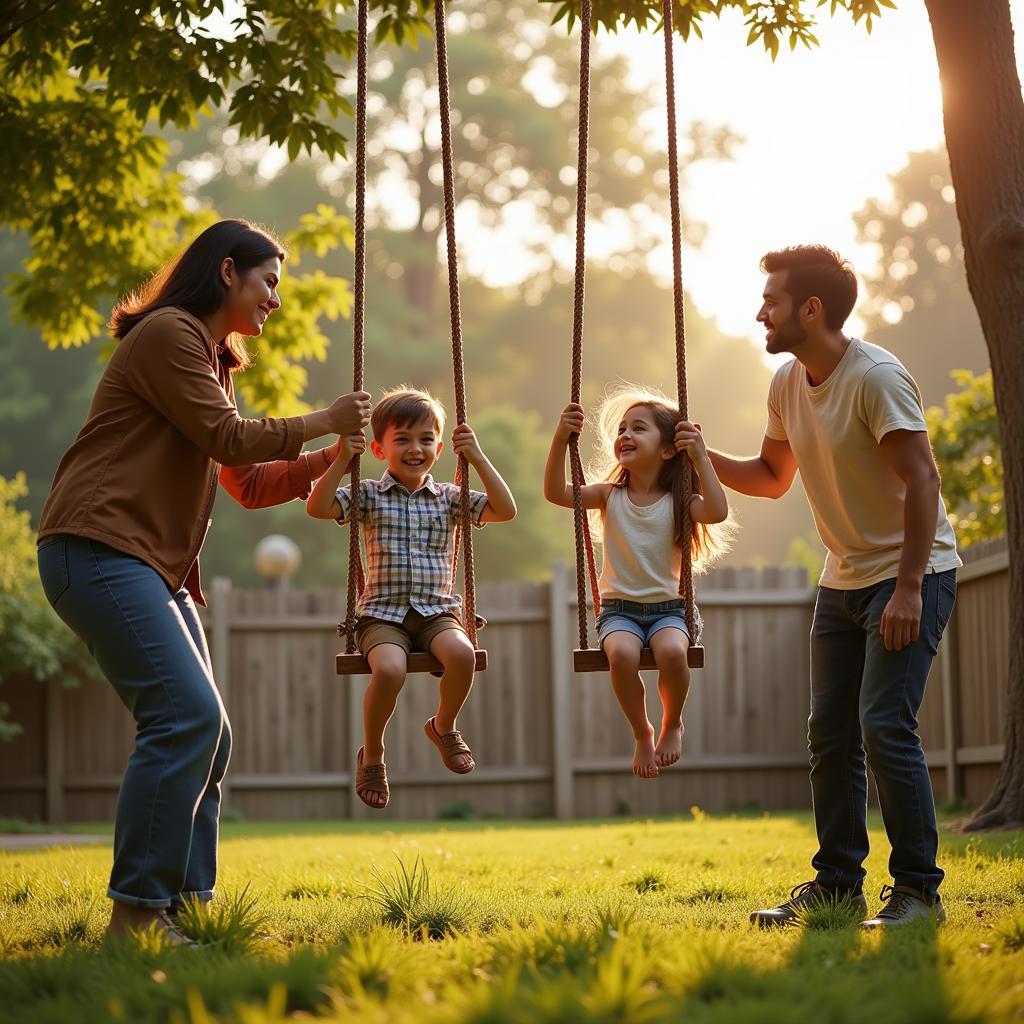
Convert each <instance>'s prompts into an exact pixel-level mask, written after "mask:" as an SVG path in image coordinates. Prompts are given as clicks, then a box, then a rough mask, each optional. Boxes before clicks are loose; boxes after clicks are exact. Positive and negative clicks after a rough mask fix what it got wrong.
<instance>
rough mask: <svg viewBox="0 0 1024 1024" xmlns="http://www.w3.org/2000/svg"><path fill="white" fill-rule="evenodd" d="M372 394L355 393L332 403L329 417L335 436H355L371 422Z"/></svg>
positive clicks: (343, 396) (328, 412)
mask: <svg viewBox="0 0 1024 1024" xmlns="http://www.w3.org/2000/svg"><path fill="white" fill-rule="evenodd" d="M370 398H371V396H370V393H369V392H368V391H353V392H352V394H350V395H341V396H340V397H339V398H336V399H335V400H334V401H333V402H331V404H330V407H329V408H328V409H327V415H328V418H329V420H330V424H331V432H332V433H334V434H353V433H355V432H356V431H357V430H362V429H363V427H365V426H366V424H367V423H369V422H370V411H371V406H370Z"/></svg>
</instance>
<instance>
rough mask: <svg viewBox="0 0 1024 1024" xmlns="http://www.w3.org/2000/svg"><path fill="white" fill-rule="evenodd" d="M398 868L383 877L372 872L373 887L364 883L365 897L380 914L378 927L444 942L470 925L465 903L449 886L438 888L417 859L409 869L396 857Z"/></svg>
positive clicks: (417, 858)
mask: <svg viewBox="0 0 1024 1024" xmlns="http://www.w3.org/2000/svg"><path fill="white" fill-rule="evenodd" d="M395 859H396V860H397V861H398V867H397V868H396V869H395V870H394V871H393V872H392V873H391V874H390V875H386V874H385V873H384V872H383V871H381V870H380V869H379V868H376V869H374V872H373V884H372V885H371V884H364V888H365V890H366V893H365V895H366V898H367V899H368V900H369V901H370V902H371V903H373V904H374V905H375V906H376V907H377V909H378V912H379V914H380V922H381V924H384V925H387V926H388V927H389V928H401V929H402V930H403V931H404V932H405V933H406V934H407V935H411V936H412V937H413V938H420V939H422V938H426V939H444V938H448V937H449V936H451V935H455V934H456V933H458V932H461V931H465V929H466V928H467V927H468V925H469V916H470V907H469V902H468V900H467V899H466V898H465V897H464V896H463V895H462V894H461V893H459V892H457V891H456V890H455V889H454V888H453V887H451V886H443V887H441V886H437V885H434V884H432V883H431V881H430V872H429V871H428V870H427V866H426V864H424V863H423V861H422V860H421V858H420V857H418V856H417V857H416V859H415V860H414V861H413V864H412V867H411V868H409V867H406V865H405V862H404V861H403V860H402V858H401V857H399V856H398V855H397V854H396V855H395Z"/></svg>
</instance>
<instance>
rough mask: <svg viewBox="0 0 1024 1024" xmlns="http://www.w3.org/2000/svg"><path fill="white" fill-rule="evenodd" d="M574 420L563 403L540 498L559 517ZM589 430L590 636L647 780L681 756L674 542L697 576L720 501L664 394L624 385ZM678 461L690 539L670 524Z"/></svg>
mask: <svg viewBox="0 0 1024 1024" xmlns="http://www.w3.org/2000/svg"><path fill="white" fill-rule="evenodd" d="M584 420H585V414H584V412H583V408H582V407H581V406H579V405H575V404H571V405H568V406H566V407H565V409H564V410H563V412H562V416H561V419H560V420H559V423H558V428H557V430H556V431H555V436H554V438H553V439H552V441H551V451H550V453H549V455H548V461H547V467H546V469H545V472H544V496H545V497H546V498H547V499H548V501H550V502H552V503H553V504H555V505H561V506H562V507H563V508H572V506H573V498H572V485H571V484H570V483H568V482H567V481H566V478H565V454H566V450H567V448H568V445H569V438H570V437H571V436H572V435H573V434H578V433H580V432H581V431H582V430H583V424H584ZM598 422H599V432H600V435H601V442H602V449H603V450H602V452H601V455H600V456H599V458H598V460H597V463H596V466H592V467H591V474H592V476H595V477H598V478H600V479H601V480H602V482H601V483H596V484H588V485H586V486H584V488H583V507H584V508H587V509H594V510H596V511H598V512H599V513H600V527H601V532H602V533H603V536H604V545H603V547H604V565H603V567H602V570H601V580H600V592H601V614H600V616H599V618H598V620H597V630H598V637H599V639H600V643H601V647H602V648H603V650H604V652H605V654H606V655H607V656H608V666H609V669H610V672H611V680H612V689H613V690H614V691H615V696H616V697H617V698H618V701H619V704H620V705H621V707H622V711H623V713H624V714H625V716H626V718H627V720H628V721H629V724H630V727H631V728H632V730H633V737H634V739H635V740H636V750H635V752H634V754H633V774H634V775H637V776H639V777H640V778H642V779H653V778H655V777H656V776H657V775H658V772H659V769H661V768H667V767H668V766H669V765H673V764H675V763H676V762H677V761H678V760H679V757H680V755H681V753H682V742H683V718H682V715H683V704H684V702H685V701H686V693H687V690H688V689H689V685H690V673H689V669H688V668H687V665H686V652H687V649H688V648H689V646H690V641H691V637H690V636H689V635H688V633H687V630H686V617H685V608H684V603H683V601H682V600H681V599H680V597H679V593H678V589H679V570H680V567H681V565H682V561H681V560H682V554H683V545H684V544H686V545H688V548H689V551H688V554H689V555H690V556H692V558H693V559H694V563H695V566H694V567H695V568H697V569H701V568H703V567H705V566H706V565H707V564H708V562H710V561H711V560H712V559H713V558H715V557H717V556H718V555H719V554H721V553H722V552H723V551H724V550H726V548H727V547H728V540H729V537H730V535H731V532H732V525H731V523H730V522H729V521H728V519H729V503H728V501H727V500H726V497H725V492H724V491H723V490H722V485H721V484H720V483H719V482H718V477H717V476H716V475H715V471H714V469H713V468H712V466H711V461H710V459H709V458H708V452H707V449H706V448H705V446H704V439H703V437H702V436H701V433H700V428H699V427H697V426H695V425H694V424H692V423H688V422H685V421H684V422H680V416H679V410H678V409H677V408H676V407H675V406H674V405H673V404H672V403H671V402H670V401H669V400H668V399H667V398H666V397H665V396H664V395H661V394H657V393H655V392H652V391H646V390H642V389H638V388H635V387H628V388H624V389H622V390H619V391H616V392H614V393H612V394H610V395H609V396H608V397H607V398H606V400H605V402H604V405H603V406H602V408H601V412H600V415H599V421H598ZM677 428H678V431H677ZM684 455H685V456H686V457H688V458H689V459H690V461H691V462H692V463H693V467H694V469H695V470H696V473H695V479H694V493H693V495H692V497H691V498H690V506H689V511H690V522H691V524H692V527H691V531H690V536H689V537H683V536H682V535H681V530H682V529H683V526H682V523H681V522H680V516H679V507H680V504H681V500H682V488H683V483H684V479H683V470H684V463H683V458H684ZM595 469H596V471H595ZM713 524H719V525H717V526H716V527H713ZM644 647H650V648H651V650H652V651H653V652H654V660H655V661H656V663H657V665H658V693H659V694H660V696H661V704H662V720H661V734H660V736H659V737H658V742H657V744H655V742H654V729H653V727H652V726H651V723H650V720H649V719H648V717H647V706H646V700H645V693H644V684H643V680H642V679H641V678H640V655H641V652H642V650H643V648H644Z"/></svg>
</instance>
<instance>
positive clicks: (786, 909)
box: [750, 882, 868, 928]
mask: <svg viewBox="0 0 1024 1024" xmlns="http://www.w3.org/2000/svg"><path fill="white" fill-rule="evenodd" d="M844 901H848V902H849V904H850V910H851V911H856V912H857V913H859V914H861V915H863V914H866V913H867V912H868V904H867V900H865V899H864V894H863V893H859V892H858V893H852V892H844V893H838V892H835V891H834V890H832V889H826V888H825V886H823V885H819V884H818V883H817V882H804V883H803V884H802V885H798V886H796V887H795V888H794V889H793V890H792V891H791V892H790V894H789V899H788V900H786V902H785V903H782V904H780V905H779V906H777V907H772V908H770V909H768V910H755V911H753V912H752V913H751V915H750V923H751V924H756V925H757V926H758V928H778V927H782V926H783V925H787V924H793V923H794V922H796V921H797V920H798V919H799V917H800V915H801V914H802V913H804V912H805V911H807V910H811V909H813V908H815V907H821V906H828V905H829V904H836V903H840V902H844Z"/></svg>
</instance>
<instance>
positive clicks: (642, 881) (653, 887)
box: [626, 868, 668, 896]
mask: <svg viewBox="0 0 1024 1024" xmlns="http://www.w3.org/2000/svg"><path fill="white" fill-rule="evenodd" d="M626 885H627V887H628V888H630V889H633V890H635V891H636V892H638V893H639V894H640V895H641V896H646V895H647V893H649V892H658V891H660V890H662V889H667V888H668V882H667V881H666V879H665V873H664V872H663V871H659V870H658V869H657V868H646V869H645V870H643V871H641V872H640V874H639V875H636V876H635V877H633V878H630V879H629V880H628V881H627V882H626Z"/></svg>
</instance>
